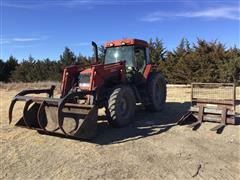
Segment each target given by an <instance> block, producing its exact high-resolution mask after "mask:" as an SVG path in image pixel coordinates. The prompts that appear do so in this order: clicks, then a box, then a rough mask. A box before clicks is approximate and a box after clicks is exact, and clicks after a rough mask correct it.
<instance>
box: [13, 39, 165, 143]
mask: <svg viewBox="0 0 240 180" xmlns="http://www.w3.org/2000/svg"><path fill="white" fill-rule="evenodd" d="M92 45H93V47H94V52H95V57H96V62H95V64H92V65H90V67H88V68H86V67H83V66H78V65H73V66H70V67H66V68H65V69H64V73H63V78H62V83H61V96H60V98H53V92H54V88H55V87H54V86H52V87H51V88H50V89H40V90H24V91H22V92H20V93H19V94H17V95H16V96H15V97H14V98H13V100H12V103H11V105H10V108H9V121H10V123H11V121H12V112H13V107H14V104H15V103H16V102H17V101H25V102H26V103H25V107H24V109H23V116H22V117H21V119H20V120H19V121H18V122H17V123H16V125H17V126H21V127H27V128H30V129H35V130H38V131H39V132H45V133H49V134H61V135H63V136H70V137H76V138H82V139H90V138H92V137H93V136H95V134H96V130H97V117H98V109H99V108H105V109H106V117H107V120H108V122H109V124H111V125H112V126H114V127H122V126H125V125H127V124H129V123H130V122H131V121H132V119H133V117H134V115H135V109H136V103H141V104H142V105H144V106H145V107H146V110H149V111H160V110H161V109H162V108H163V106H164V104H165V101H166V81H165V79H164V77H163V76H162V75H161V74H160V73H159V72H157V70H156V68H155V66H154V65H152V64H151V62H150V57H149V48H148V43H147V42H145V41H143V40H138V39H124V40H117V41H111V42H107V43H106V44H105V57H104V58H103V59H102V60H101V61H100V60H99V59H98V51H97V45H96V43H94V42H92ZM42 93H45V94H47V95H48V97H36V96H29V94H42Z"/></svg>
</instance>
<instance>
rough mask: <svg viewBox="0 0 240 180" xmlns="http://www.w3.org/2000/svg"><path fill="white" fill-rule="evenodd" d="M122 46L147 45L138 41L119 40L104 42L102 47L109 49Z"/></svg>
mask: <svg viewBox="0 0 240 180" xmlns="http://www.w3.org/2000/svg"><path fill="white" fill-rule="evenodd" d="M124 45H137V46H143V47H147V46H148V43H147V42H146V41H143V40H140V39H121V40H115V41H109V42H106V43H105V46H104V47H105V48H109V47H117V46H124Z"/></svg>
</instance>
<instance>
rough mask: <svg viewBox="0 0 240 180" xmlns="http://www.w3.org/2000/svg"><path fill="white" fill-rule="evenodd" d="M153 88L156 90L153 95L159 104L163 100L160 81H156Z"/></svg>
mask: <svg viewBox="0 0 240 180" xmlns="http://www.w3.org/2000/svg"><path fill="white" fill-rule="evenodd" d="M155 90H156V92H155V97H156V100H157V103H158V104H159V105H161V104H162V101H163V94H164V92H163V90H162V88H161V83H160V82H157V83H156V89H155Z"/></svg>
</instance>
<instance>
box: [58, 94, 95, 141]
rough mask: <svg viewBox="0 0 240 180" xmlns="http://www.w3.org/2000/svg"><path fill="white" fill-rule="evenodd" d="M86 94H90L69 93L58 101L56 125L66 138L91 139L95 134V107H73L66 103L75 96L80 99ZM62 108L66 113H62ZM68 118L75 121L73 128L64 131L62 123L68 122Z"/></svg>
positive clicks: (64, 126)
mask: <svg viewBox="0 0 240 180" xmlns="http://www.w3.org/2000/svg"><path fill="white" fill-rule="evenodd" d="M87 94H90V92H76V93H71V94H68V95H67V96H66V97H65V98H63V99H61V100H60V101H59V104H58V124H59V128H60V129H61V131H62V133H64V134H65V135H66V136H74V137H77V138H82V139H91V138H92V137H93V136H94V135H95V134H96V129H97V113H98V107H97V106H95V105H85V106H78V105H76V106H74V104H71V103H68V102H69V100H70V99H72V98H74V97H76V96H78V98H80V99H81V98H83V97H84V96H86V95H87ZM72 106H73V107H72ZM64 108H65V109H67V112H64V111H63V109H64ZM72 111H73V112H72ZM74 111H75V112H74ZM65 118H66V119H65ZM68 118H70V119H74V121H75V127H74V128H72V129H71V130H66V129H65V128H66V125H64V122H65V120H66V121H68Z"/></svg>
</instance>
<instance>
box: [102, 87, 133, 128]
mask: <svg viewBox="0 0 240 180" xmlns="http://www.w3.org/2000/svg"><path fill="white" fill-rule="evenodd" d="M135 109H136V100H135V96H134V93H133V90H132V89H131V87H129V86H126V85H123V86H119V87H116V88H115V89H114V90H113V92H112V93H111V95H110V98H109V99H108V106H107V108H106V115H107V119H108V122H109V123H110V124H111V125H112V126H114V127H123V126H126V125H127V124H129V123H130V122H131V121H132V119H133V117H134V115H135Z"/></svg>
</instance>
